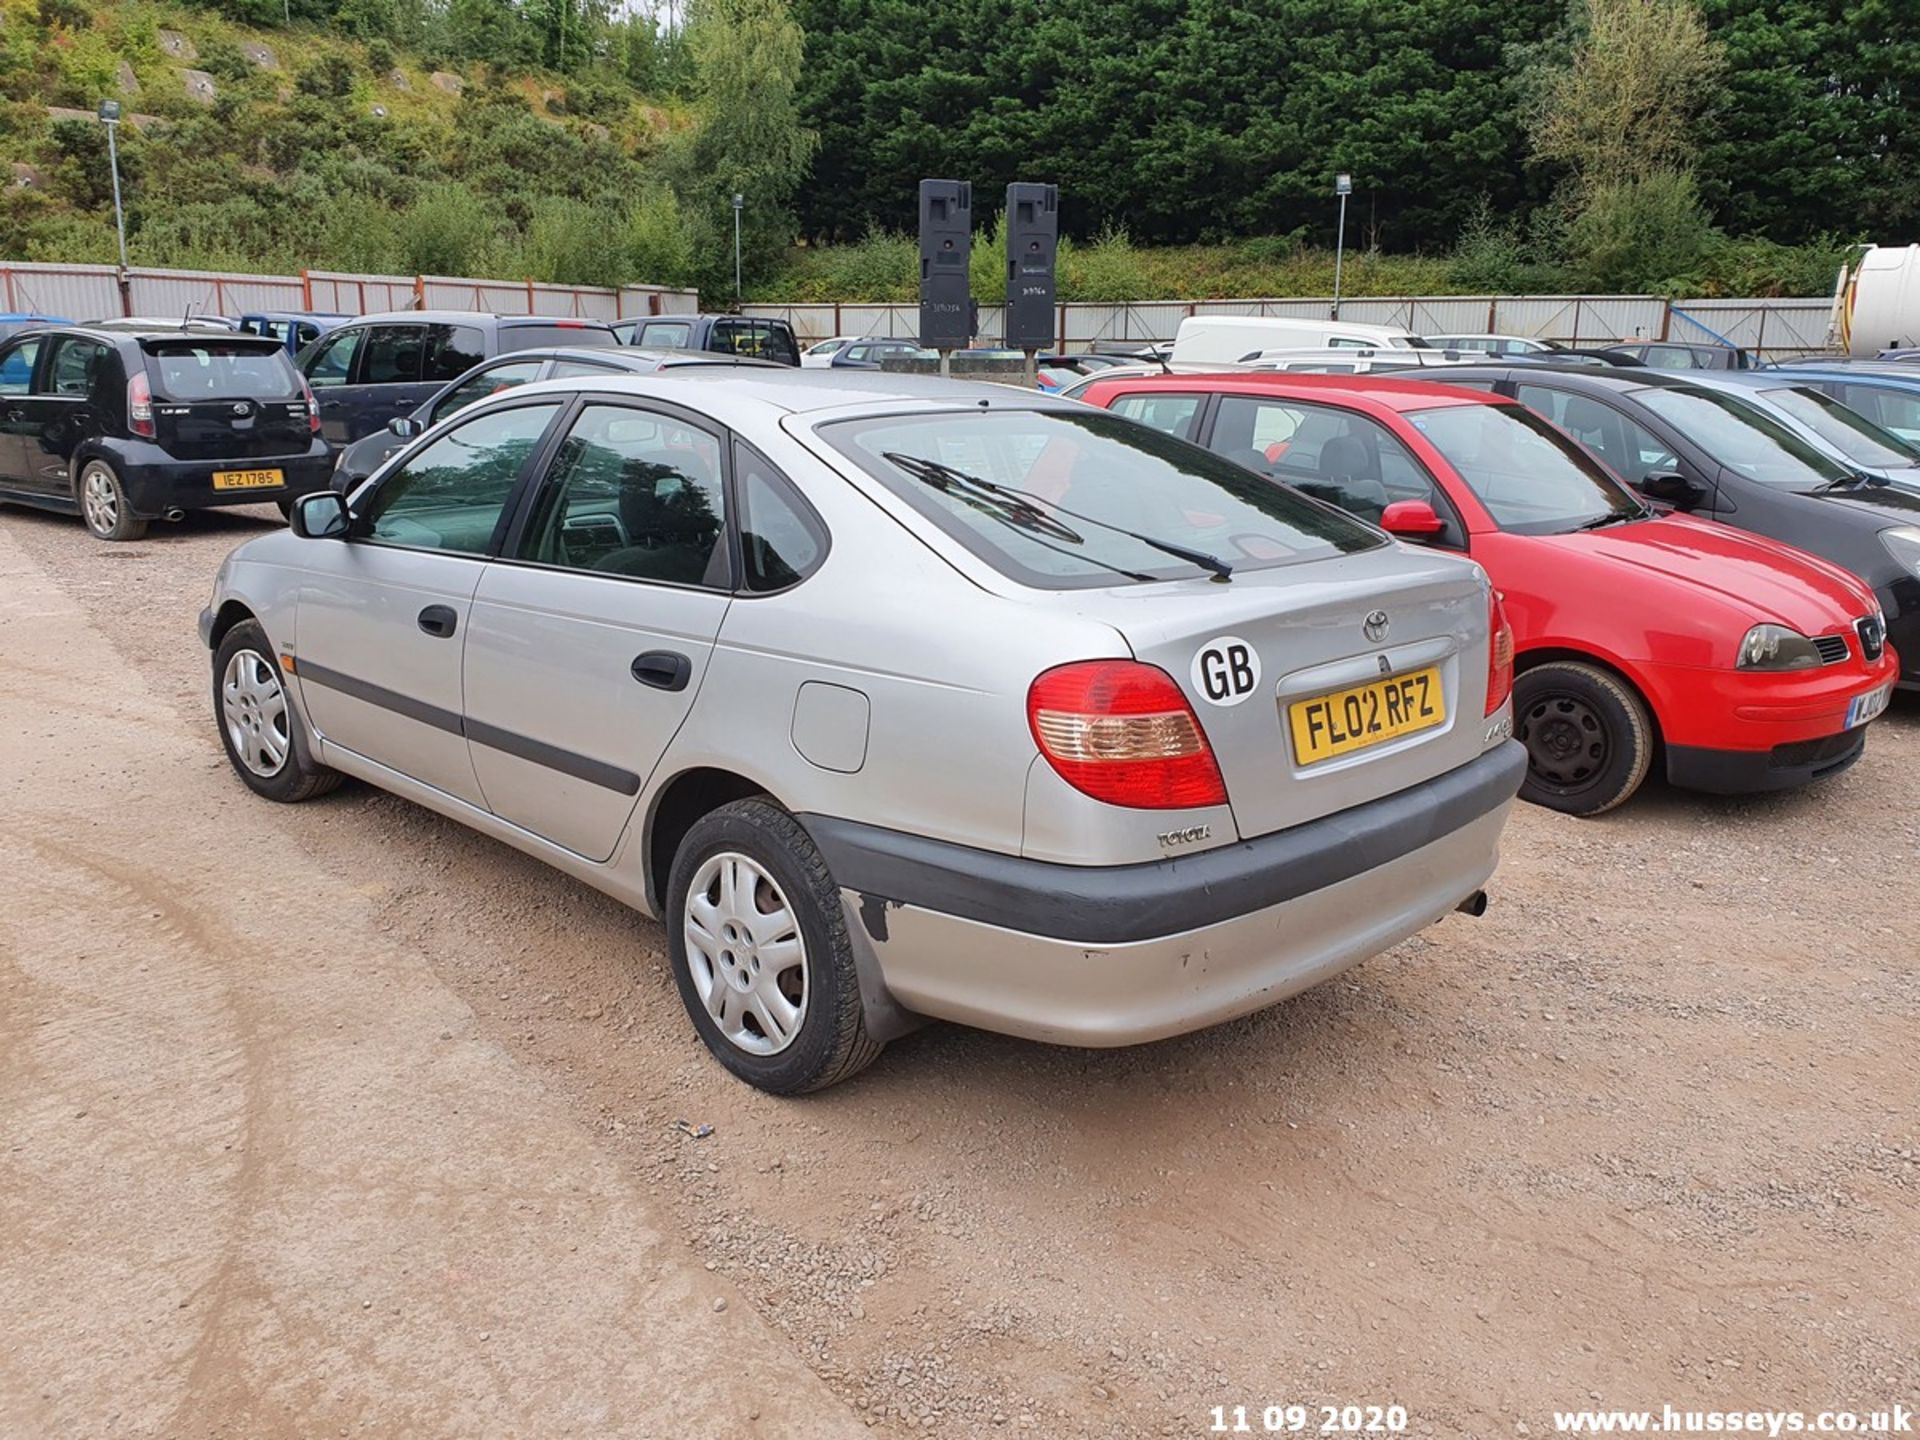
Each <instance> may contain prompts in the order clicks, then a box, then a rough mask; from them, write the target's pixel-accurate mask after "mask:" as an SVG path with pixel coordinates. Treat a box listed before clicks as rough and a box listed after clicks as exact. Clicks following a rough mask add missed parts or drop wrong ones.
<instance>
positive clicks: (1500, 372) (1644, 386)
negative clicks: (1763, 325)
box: [1404, 361, 1718, 392]
mask: <svg viewBox="0 0 1920 1440" xmlns="http://www.w3.org/2000/svg"><path fill="white" fill-rule="evenodd" d="M1419 373H1424V374H1429V375H1445V376H1447V377H1448V378H1449V379H1452V380H1458V381H1462V382H1465V381H1469V380H1513V381H1516V382H1518V383H1520V384H1523V385H1536V384H1552V385H1557V386H1559V387H1560V388H1561V389H1563V390H1568V389H1572V390H1579V389H1583V388H1584V389H1590V390H1605V391H1610V392H1617V391H1625V390H1685V389H1688V388H1689V387H1691V388H1693V389H1700V388H1703V387H1702V386H1701V381H1702V379H1703V378H1704V377H1705V375H1706V374H1707V373H1708V372H1706V371H1693V370H1654V369H1649V368H1645V367H1641V366H1631V367H1627V366H1619V367H1615V366H1609V367H1607V368H1606V369H1599V368H1591V369H1590V368H1588V367H1587V366H1584V365H1579V366H1575V365H1524V364H1508V363H1507V362H1505V361H1496V362H1494V363H1493V364H1491V365H1449V366H1447V367H1445V368H1444V369H1441V368H1435V369H1431V370H1427V371H1424V372H1419ZM1715 373H1718V372H1715ZM1404 383H1406V384H1409V385H1423V384H1425V383H1427V382H1425V381H1423V380H1420V379H1418V378H1415V377H1414V376H1412V375H1410V376H1409V377H1408V379H1407V380H1406V381H1405V382H1404Z"/></svg>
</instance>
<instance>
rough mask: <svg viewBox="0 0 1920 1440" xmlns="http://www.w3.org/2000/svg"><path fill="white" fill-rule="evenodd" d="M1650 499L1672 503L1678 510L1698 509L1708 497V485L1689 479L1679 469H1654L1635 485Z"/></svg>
mask: <svg viewBox="0 0 1920 1440" xmlns="http://www.w3.org/2000/svg"><path fill="white" fill-rule="evenodd" d="M1634 488H1635V489H1637V490H1639V492H1640V493H1641V494H1642V495H1644V496H1646V497H1647V498H1648V499H1649V500H1658V501H1659V502H1660V503H1661V504H1662V505H1671V506H1673V508H1674V509H1676V510H1694V509H1698V508H1699V506H1700V504H1701V502H1702V501H1704V500H1705V499H1706V498H1707V487H1706V486H1704V485H1702V484H1700V483H1699V482H1698V481H1697V480H1689V479H1688V478H1687V477H1686V476H1685V475H1682V474H1681V473H1680V472H1679V471H1678V470H1652V471H1649V472H1648V473H1647V474H1646V475H1644V476H1642V477H1641V479H1640V483H1639V484H1638V485H1637V486H1635V487H1634Z"/></svg>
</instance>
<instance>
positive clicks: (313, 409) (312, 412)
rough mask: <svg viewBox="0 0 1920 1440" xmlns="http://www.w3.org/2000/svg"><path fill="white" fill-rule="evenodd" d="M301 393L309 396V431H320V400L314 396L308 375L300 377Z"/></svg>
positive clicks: (310, 432) (312, 433)
mask: <svg viewBox="0 0 1920 1440" xmlns="http://www.w3.org/2000/svg"><path fill="white" fill-rule="evenodd" d="M300 393H301V394H302V395H304V396H306V397H307V433H308V434H309V435H318V434H319V433H320V402H319V400H317V399H316V398H315V397H314V393H313V386H311V385H309V384H308V383H307V377H306V376H304V375H302V376H301V377H300Z"/></svg>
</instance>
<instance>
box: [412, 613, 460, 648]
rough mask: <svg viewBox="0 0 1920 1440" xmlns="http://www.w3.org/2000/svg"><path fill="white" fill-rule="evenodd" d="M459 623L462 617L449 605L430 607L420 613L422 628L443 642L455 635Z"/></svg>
mask: <svg viewBox="0 0 1920 1440" xmlns="http://www.w3.org/2000/svg"><path fill="white" fill-rule="evenodd" d="M459 623H460V617H459V616H458V615H456V614H454V613H453V608H452V607H451V606H448V605H429V606H427V608H426V609H424V610H422V611H421V612H420V628H421V629H422V630H424V631H426V632H427V634H429V635H432V636H435V637H437V638H438V639H441V640H444V639H446V638H447V637H448V636H449V635H451V634H453V632H454V628H455V627H456V626H458V625H459Z"/></svg>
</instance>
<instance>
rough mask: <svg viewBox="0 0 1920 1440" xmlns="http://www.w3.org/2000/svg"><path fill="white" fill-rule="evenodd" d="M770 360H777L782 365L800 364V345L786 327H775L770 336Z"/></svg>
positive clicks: (768, 357)
mask: <svg viewBox="0 0 1920 1440" xmlns="http://www.w3.org/2000/svg"><path fill="white" fill-rule="evenodd" d="M766 358H767V359H769V360H777V361H779V362H780V363H781V364H782V365H798V364H799V363H800V344H799V342H798V341H796V340H795V339H794V338H793V332H792V331H791V330H789V329H787V327H786V326H784V325H775V326H774V327H773V328H772V330H771V331H770V332H769V334H768V338H767V355H766Z"/></svg>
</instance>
